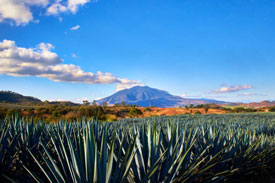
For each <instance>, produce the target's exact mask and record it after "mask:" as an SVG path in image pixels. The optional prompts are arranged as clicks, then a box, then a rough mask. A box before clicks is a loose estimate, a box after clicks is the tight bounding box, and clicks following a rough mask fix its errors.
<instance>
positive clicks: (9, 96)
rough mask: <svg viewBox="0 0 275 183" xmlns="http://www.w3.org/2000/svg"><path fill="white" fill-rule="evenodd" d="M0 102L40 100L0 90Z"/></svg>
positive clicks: (32, 101) (34, 101) (36, 101)
mask: <svg viewBox="0 0 275 183" xmlns="http://www.w3.org/2000/svg"><path fill="white" fill-rule="evenodd" d="M0 102H8V103H38V102H41V100H39V99H38V98H34V97H30V96H23V95H21V94H18V93H15V92H11V91H0Z"/></svg>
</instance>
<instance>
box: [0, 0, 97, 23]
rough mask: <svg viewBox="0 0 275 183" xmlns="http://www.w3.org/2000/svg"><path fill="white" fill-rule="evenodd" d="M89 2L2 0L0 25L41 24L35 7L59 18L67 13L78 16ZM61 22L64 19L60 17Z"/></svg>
mask: <svg viewBox="0 0 275 183" xmlns="http://www.w3.org/2000/svg"><path fill="white" fill-rule="evenodd" d="M88 2H90V0H0V23H1V22H8V23H10V24H12V25H14V24H15V25H17V26H19V25H26V24H28V23H29V22H31V21H32V22H39V20H37V19H35V18H34V15H33V12H32V10H33V7H36V8H39V10H40V12H41V13H42V14H45V15H55V16H59V15H60V14H61V13H65V12H68V13H73V14H76V12H77V11H78V9H79V8H80V7H81V6H84V5H85V4H86V3H88ZM95 2H96V1H95ZM59 20H62V18H60V17H59Z"/></svg>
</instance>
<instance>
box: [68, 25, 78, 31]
mask: <svg viewBox="0 0 275 183" xmlns="http://www.w3.org/2000/svg"><path fill="white" fill-rule="evenodd" d="M79 28H80V26H79V25H76V26H74V27H72V28H71V29H70V30H72V31H73V30H77V29H79Z"/></svg>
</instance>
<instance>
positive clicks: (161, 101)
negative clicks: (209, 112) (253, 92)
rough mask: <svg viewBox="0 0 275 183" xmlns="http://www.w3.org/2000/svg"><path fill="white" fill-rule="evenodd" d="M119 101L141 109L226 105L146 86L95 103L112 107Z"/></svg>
mask: <svg viewBox="0 0 275 183" xmlns="http://www.w3.org/2000/svg"><path fill="white" fill-rule="evenodd" d="M121 101H124V102H125V103H127V104H135V105H137V104H138V105H140V106H142V107H148V106H156V107H179V106H184V105H189V104H207V103H218V104H223V103H226V102H223V101H216V100H212V99H186V98H182V97H179V96H174V95H171V94H169V93H168V92H166V91H163V90H158V89H155V88H150V87H148V86H135V87H133V88H130V89H125V90H121V91H118V92H116V93H115V94H113V95H111V96H109V97H106V98H103V99H101V100H98V101H97V103H98V104H100V105H101V104H103V103H104V102H107V103H108V104H109V105H112V104H118V103H121Z"/></svg>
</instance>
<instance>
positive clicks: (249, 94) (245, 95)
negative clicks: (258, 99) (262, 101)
mask: <svg viewBox="0 0 275 183" xmlns="http://www.w3.org/2000/svg"><path fill="white" fill-rule="evenodd" d="M238 96H240V97H250V96H262V97H266V96H267V95H263V94H258V93H240V94H238Z"/></svg>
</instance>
